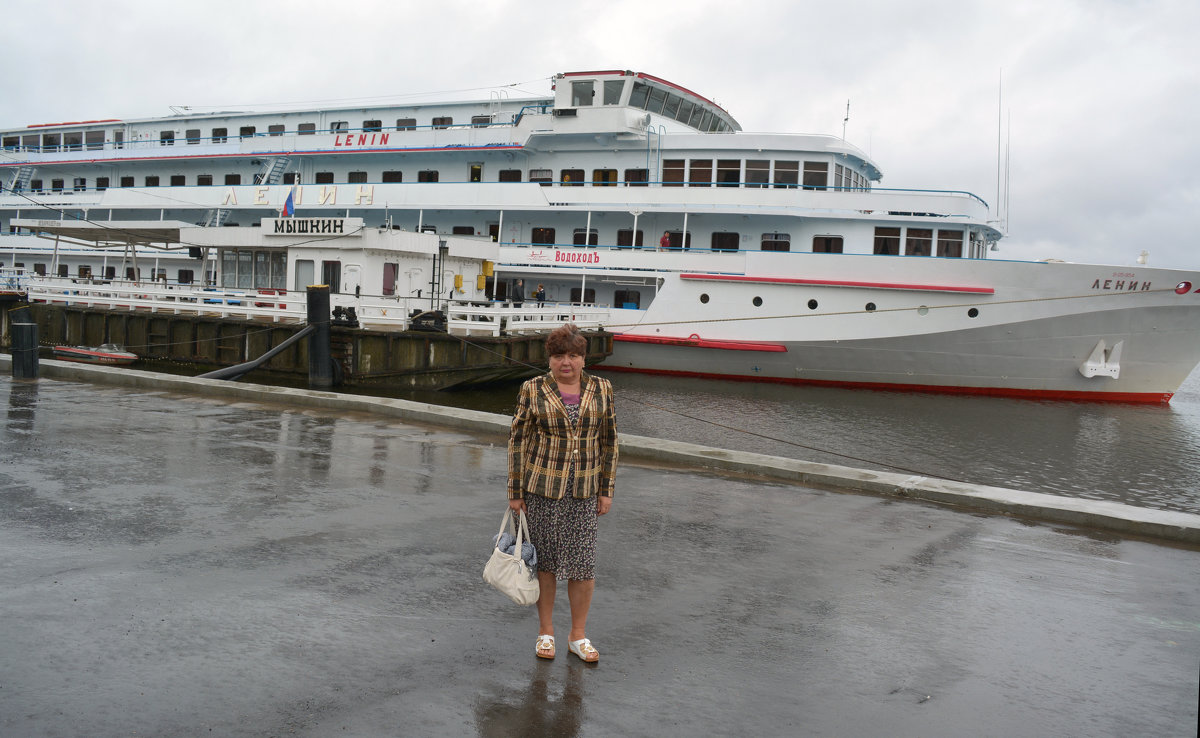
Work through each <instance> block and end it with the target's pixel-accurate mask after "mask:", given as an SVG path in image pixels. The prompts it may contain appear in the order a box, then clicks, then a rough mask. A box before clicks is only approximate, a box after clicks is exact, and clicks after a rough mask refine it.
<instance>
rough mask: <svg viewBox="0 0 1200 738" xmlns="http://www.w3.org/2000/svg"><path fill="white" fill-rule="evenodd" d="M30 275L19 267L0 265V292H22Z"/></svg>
mask: <svg viewBox="0 0 1200 738" xmlns="http://www.w3.org/2000/svg"><path fill="white" fill-rule="evenodd" d="M30 276H32V275H29V274H27V273H26V272H25V270H24V269H22V268H21V267H0V292H6V293H21V292H24V291H25V283H26V282H27V281H29V277H30Z"/></svg>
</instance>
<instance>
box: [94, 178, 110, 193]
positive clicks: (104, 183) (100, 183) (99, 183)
mask: <svg viewBox="0 0 1200 738" xmlns="http://www.w3.org/2000/svg"><path fill="white" fill-rule="evenodd" d="M96 189H97V190H100V191H103V190H107V189H108V177H96Z"/></svg>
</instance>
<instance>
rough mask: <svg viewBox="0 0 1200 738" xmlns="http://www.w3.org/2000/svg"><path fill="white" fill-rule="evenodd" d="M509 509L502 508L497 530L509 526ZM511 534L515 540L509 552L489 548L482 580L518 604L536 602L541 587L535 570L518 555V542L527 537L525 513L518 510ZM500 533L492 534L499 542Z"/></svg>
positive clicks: (501, 530) (519, 548)
mask: <svg viewBox="0 0 1200 738" xmlns="http://www.w3.org/2000/svg"><path fill="white" fill-rule="evenodd" d="M512 518H513V516H512V512H511V510H505V511H504V518H503V519H502V520H501V521H500V533H503V532H504V531H505V529H509V530H511V529H512V527H513V520H512ZM514 536H515V537H516V539H517V543H516V545H515V546H513V552H512V553H505V552H503V551H501V550H500V549H499V548H493V549H492V557H491V558H490V559H488V562H487V565H486V566H484V567H483V581H485V582H487V583H488V584H490V585H492V586H493V587H495V588H496V589H498V590H500V591H501V592H503V593H504V594H505V595H507V596H508V598H509V599H510V600H512V601H513V602H515V603H517V604H518V605H532V604H533V603H535V602H537V601H538V595H539V594H541V587H540V586H539V585H538V579H537V572H534V571H532V570H530V568H529V565H528V564H526V563H525V561H524V560H523V559H522V558H521V543H522V542H523V541H524V540H527V539H528V538H529V528H528V525H527V523H526V522H525V513H524V512H522V513H521V522H520V525H518V526H517V529H516V531H515V532H514ZM499 539H500V534H499V533H498V534H496V541H497V543H499Z"/></svg>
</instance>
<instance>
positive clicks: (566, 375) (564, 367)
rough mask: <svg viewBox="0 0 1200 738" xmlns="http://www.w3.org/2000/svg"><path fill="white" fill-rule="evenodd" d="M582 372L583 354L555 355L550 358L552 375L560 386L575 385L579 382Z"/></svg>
mask: <svg viewBox="0 0 1200 738" xmlns="http://www.w3.org/2000/svg"><path fill="white" fill-rule="evenodd" d="M582 371H583V355H582V354H575V353H566V354H554V355H552V356H551V357H550V374H551V375H552V376H553V377H554V381H555V382H558V383H559V384H575V383H576V382H578V381H579V373H580V372H582Z"/></svg>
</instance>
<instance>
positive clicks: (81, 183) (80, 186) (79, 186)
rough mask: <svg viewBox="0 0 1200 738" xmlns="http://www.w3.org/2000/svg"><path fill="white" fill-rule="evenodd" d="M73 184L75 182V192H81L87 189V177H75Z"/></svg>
mask: <svg viewBox="0 0 1200 738" xmlns="http://www.w3.org/2000/svg"><path fill="white" fill-rule="evenodd" d="M74 184H75V191H76V192H83V191H84V190H86V189H87V178H86V177H76V178H75V183H74Z"/></svg>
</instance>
